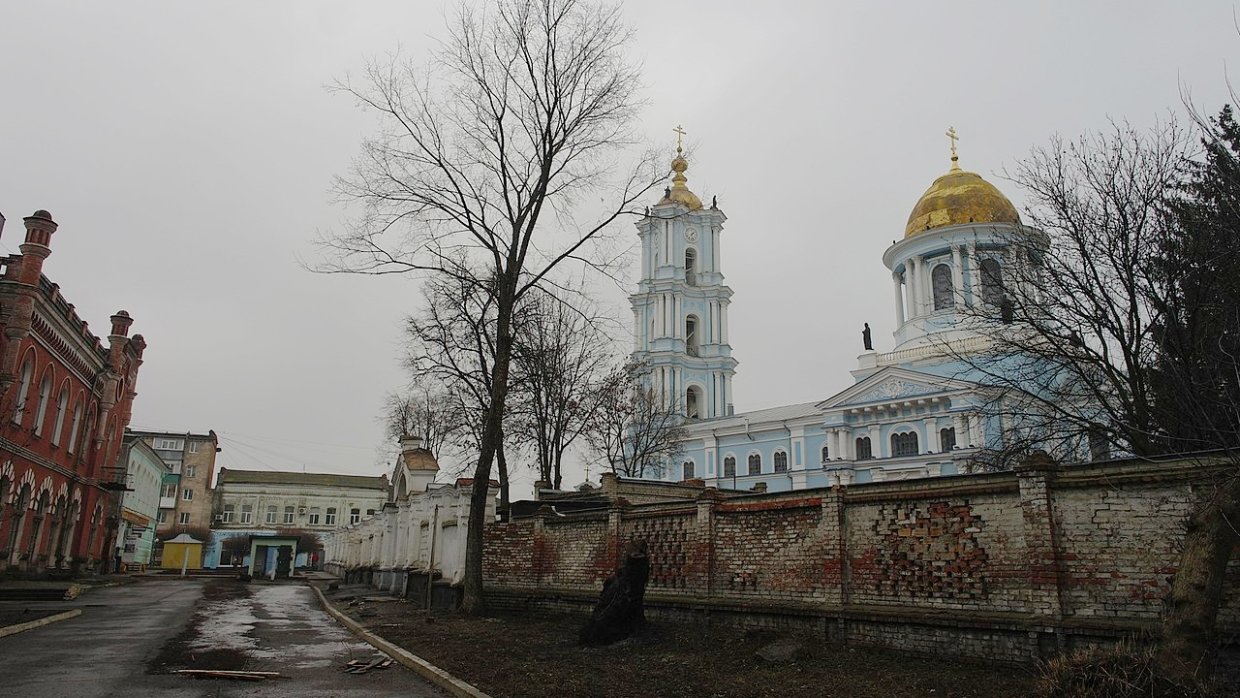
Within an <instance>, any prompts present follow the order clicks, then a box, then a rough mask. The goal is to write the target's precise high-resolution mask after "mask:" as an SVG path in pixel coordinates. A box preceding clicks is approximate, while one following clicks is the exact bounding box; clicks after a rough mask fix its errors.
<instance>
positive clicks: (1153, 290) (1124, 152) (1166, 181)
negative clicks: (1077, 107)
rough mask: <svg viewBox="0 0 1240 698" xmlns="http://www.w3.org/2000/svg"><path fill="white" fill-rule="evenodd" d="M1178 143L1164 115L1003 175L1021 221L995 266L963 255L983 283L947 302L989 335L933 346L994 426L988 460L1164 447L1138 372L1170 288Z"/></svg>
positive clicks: (1181, 157)
mask: <svg viewBox="0 0 1240 698" xmlns="http://www.w3.org/2000/svg"><path fill="white" fill-rule="evenodd" d="M1188 152H1189V149H1188V140H1187V138H1186V136H1185V134H1184V133H1183V131H1181V130H1180V129H1178V128H1177V127H1176V126H1175V124H1174V123H1169V124H1166V125H1164V126H1163V127H1160V128H1158V129H1156V130H1155V131H1154V132H1153V133H1151V134H1142V133H1139V132H1137V131H1135V130H1134V129H1132V128H1131V127H1129V126H1127V125H1126V124H1116V125H1114V126H1113V128H1112V130H1111V131H1110V132H1109V133H1106V134H1095V135H1089V136H1085V137H1083V138H1081V139H1079V140H1077V141H1074V142H1064V141H1063V140H1062V139H1059V138H1055V139H1053V140H1052V142H1051V145H1050V146H1049V147H1047V148H1037V149H1034V151H1033V152H1032V154H1031V156H1030V157H1029V158H1028V159H1027V160H1025V161H1023V162H1021V163H1019V164H1018V165H1017V167H1016V169H1015V172H1014V173H1011V174H1010V176H1011V178H1012V179H1013V180H1014V181H1015V182H1016V183H1017V184H1019V185H1020V186H1021V187H1022V188H1023V189H1024V190H1025V191H1026V192H1027V194H1028V200H1029V202H1030V207H1029V208H1030V210H1029V216H1028V221H1029V224H1030V225H1029V227H1026V228H1022V229H1018V230H1015V231H1013V232H1011V233H1009V234H1007V235H1005V236H1003V237H1002V238H1001V242H1002V246H1003V248H1004V249H1002V250H1001V251H998V252H996V254H998V255H999V256H1000V257H999V259H1001V260H1002V261H1001V263H998V264H996V265H995V266H993V267H988V266H986V265H985V262H984V261H983V260H980V259H973V260H970V263H971V264H974V265H978V266H980V267H981V269H980V272H979V274H978V278H979V280H980V282H981V287H980V288H976V289H972V292H971V294H970V296H969V301H968V302H965V300H964V297H963V294H957V297H956V313H957V317H958V319H959V322H960V323H961V324H962V325H963V326H965V327H968V328H971V329H974V330H976V331H978V332H979V333H981V334H982V335H983V336H985V337H986V338H987V339H988V340H989V341H988V343H987V344H986V345H985V346H984V347H982V348H981V349H980V350H979V349H977V348H976V347H972V348H970V350H969V351H968V352H964V351H960V350H959V347H960V346H961V345H957V344H953V343H952V341H950V340H947V341H942V342H941V343H940V346H941V347H942V348H943V349H944V350H945V351H946V353H948V354H949V355H952V356H954V357H955V358H958V359H960V360H961V361H963V362H964V363H965V365H966V366H967V367H968V370H967V372H966V373H967V374H968V377H970V378H971V379H973V380H975V381H977V382H979V383H981V384H982V385H983V386H984V391H983V392H984V393H986V394H987V395H988V397H989V403H988V405H987V406H986V408H985V409H984V410H983V411H984V412H988V413H989V416H991V417H993V418H994V419H995V420H996V421H997V422H998V423H999V424H1000V425H1001V429H1000V430H999V431H1000V433H1001V435H1002V436H1001V437H1000V439H999V440H998V441H995V442H990V443H986V444H977V446H979V447H982V448H983V455H982V456H981V457H982V458H983V459H985V463H984V464H985V465H988V466H990V467H998V468H1002V467H1005V466H1006V465H1007V464H1009V463H1010V462H1011V460H1012V459H1013V458H1014V457H1020V456H1022V455H1023V454H1025V453H1028V452H1029V451H1030V450H1032V449H1040V450H1045V451H1047V452H1048V453H1050V454H1051V455H1052V456H1054V457H1056V458H1057V459H1060V460H1066V461H1080V460H1084V459H1087V458H1091V457H1092V458H1099V457H1103V456H1104V455H1105V454H1109V453H1114V452H1119V453H1130V454H1135V455H1139V456H1145V455H1155V454H1159V453H1165V452H1166V451H1165V449H1164V448H1163V445H1162V443H1161V441H1160V438H1159V425H1158V423H1157V419H1156V411H1155V404H1154V400H1155V396H1154V394H1153V392H1152V390H1151V386H1150V384H1149V374H1148V373H1147V370H1146V369H1147V367H1149V366H1150V365H1151V362H1152V360H1153V358H1154V356H1155V355H1156V353H1157V335H1156V331H1155V330H1156V328H1157V327H1159V324H1160V322H1161V316H1162V311H1161V309H1160V307H1159V306H1160V302H1159V300H1158V299H1159V298H1160V297H1162V296H1164V295H1165V293H1166V283H1165V281H1163V280H1162V279H1161V278H1158V276H1157V273H1156V271H1155V269H1154V268H1153V267H1152V265H1151V261H1152V260H1153V259H1154V258H1155V257H1156V255H1157V254H1158V253H1159V251H1160V250H1161V249H1162V246H1163V244H1164V243H1165V241H1166V240H1167V239H1168V238H1169V235H1170V234H1171V230H1172V229H1173V228H1174V223H1173V221H1171V220H1170V217H1169V216H1168V215H1166V207H1165V204H1166V202H1167V200H1168V197H1169V196H1170V195H1171V194H1172V193H1173V192H1174V191H1175V187H1176V186H1177V183H1178V182H1179V181H1180V180H1179V177H1180V175H1181V174H1182V172H1183V167H1184V163H1185V159H1186V157H1187V155H1188ZM979 376H980V379H979Z"/></svg>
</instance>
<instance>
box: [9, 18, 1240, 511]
mask: <svg viewBox="0 0 1240 698" xmlns="http://www.w3.org/2000/svg"><path fill="white" fill-rule="evenodd" d="M453 7H455V4H454V3H444V2H441V1H440V0H427V1H424V2H347V3H346V2H333V3H326V2H309V1H306V0H297V1H296V2H294V1H292V0H289V1H286V2H270V1H268V2H251V1H243V2H220V1H218V0H213V1H212V2H198V3H191V2H166V1H165V0H159V1H152V2H128V1H124V0H118V1H117V2H108V3H87V2H51V1H48V0H41V1H40V2H18V1H17V0H7V1H6V2H0V65H3V66H4V68H3V70H0V212H3V214H4V215H5V216H6V217H7V218H8V224H7V225H6V227H5V230H4V233H3V236H2V237H0V248H2V249H3V250H5V251H6V252H5V253H12V252H14V251H16V248H17V245H18V244H19V243H20V242H21V240H22V236H23V229H22V224H21V218H22V217H24V216H27V215H29V214H30V213H31V212H32V211H34V210H35V209H38V208H46V209H48V210H50V211H51V212H52V214H53V216H54V217H55V219H56V220H57V222H59V223H60V230H59V231H58V232H57V234H56V235H55V237H54V238H53V241H52V250H53V254H52V256H51V258H50V259H49V260H48V262H47V264H46V266H45V267H44V270H45V273H47V274H48V276H49V277H50V278H51V279H52V280H53V281H55V282H57V283H59V284H60V286H61V289H62V292H63V293H64V295H65V297H66V298H67V299H68V300H69V301H70V302H71V303H74V304H75V305H76V306H77V309H78V312H79V313H80V314H81V316H82V317H83V318H85V319H86V320H88V321H89V322H90V323H91V327H92V329H93V330H94V331H95V333H96V334H106V332H107V327H108V316H109V315H111V314H112V313H113V312H115V311H116V310H118V309H121V308H124V309H126V310H128V311H129V312H130V313H131V314H132V315H133V317H134V319H135V322H134V326H133V331H134V332H137V333H142V334H143V335H145V337H146V339H147V341H148V342H149V345H150V346H149V348H148V349H147V352H146V362H145V364H144V365H143V367H142V372H141V374H140V378H139V382H138V392H139V396H138V398H137V402H136V405H135V408H134V417H133V424H132V426H134V427H140V428H144V429H166V430H178V431H185V430H190V431H195V432H205V431H206V430H208V429H214V430H215V431H216V432H217V433H218V434H219V435H220V437H221V439H222V446H223V449H224V450H223V452H222V453H221V454H220V458H219V461H218V464H219V465H222V466H225V467H230V468H233V467H235V468H251V469H277V470H281V469H295V470H300V469H302V468H303V467H304V468H305V469H306V470H308V471H318V472H343V473H362V474H378V473H380V472H385V471H386V470H387V466H386V465H385V464H384V463H383V456H382V455H381V454H380V453H379V451H378V450H377V449H379V448H380V446H381V445H382V443H381V442H382V440H383V438H382V429H381V427H380V425H379V424H378V421H377V416H378V414H379V413H380V411H381V405H382V399H383V395H384V393H385V392H387V391H389V390H391V389H393V388H396V387H399V386H400V385H401V384H402V383H403V382H404V380H405V375H404V374H403V372H402V370H401V367H400V360H399V347H398V344H399V340H400V336H401V320H402V318H403V317H405V316H407V315H408V314H410V313H411V312H414V311H415V310H416V309H417V307H418V305H419V295H418V287H417V284H416V283H415V282H414V281H412V280H406V279H401V278H382V279H377V278H359V277H343V276H322V275H316V274H312V273H310V272H308V271H306V270H305V269H304V268H303V266H302V262H303V261H304V262H310V263H313V262H314V261H315V260H317V259H318V255H319V252H318V250H317V249H316V248H315V246H314V245H313V241H314V240H315V239H316V237H317V236H318V235H319V233H320V232H322V231H331V230H338V229H340V226H341V222H342V220H344V218H345V215H346V213H345V211H344V209H343V208H342V207H340V206H339V205H338V204H335V203H333V201H332V196H331V194H330V191H329V189H330V186H331V181H332V177H333V175H336V174H342V173H344V172H346V170H347V168H348V165H349V162H350V160H351V158H352V157H353V156H354V155H355V154H356V153H357V152H358V146H359V143H360V142H361V139H362V138H363V137H364V136H365V135H366V134H368V133H371V132H372V131H373V129H374V122H373V121H372V120H371V117H369V116H367V115H366V114H363V113H361V112H359V111H358V110H357V109H356V108H355V107H354V105H353V104H352V102H351V101H350V100H348V99H346V98H344V97H341V96H338V95H333V94H329V93H328V92H327V91H326V90H325V89H324V85H325V84H327V83H329V82H330V81H331V80H332V79H333V78H335V77H342V76H344V75H345V74H347V73H355V74H356V73H357V72H359V71H360V69H361V68H362V66H363V65H364V64H365V62H366V61H367V60H368V59H369V58H372V57H375V56H381V55H383V54H386V53H388V52H390V51H392V50H394V49H396V48H397V47H398V46H399V47H400V48H401V50H402V52H403V53H404V54H406V55H408V56H421V55H424V54H425V52H426V51H427V49H428V47H430V46H431V45H432V43H433V40H434V38H435V37H437V36H443V30H442V27H443V24H444V20H443V18H444V16H445V13H447V12H450V11H451V8H453ZM624 10H625V15H626V18H627V20H628V22H629V23H630V24H631V25H632V26H633V27H634V29H635V30H636V41H635V44H634V46H633V49H634V52H635V54H636V55H637V56H639V57H641V60H642V61H643V64H644V79H645V83H646V85H647V89H646V91H645V97H646V98H647V100H648V101H649V105H648V107H647V108H646V109H645V111H644V112H643V114H642V116H641V125H640V127H641V129H642V130H643V131H644V132H645V133H646V134H647V135H648V136H649V138H651V139H662V140H665V141H666V143H667V144H668V149H669V158H670V157H671V148H672V147H673V146H674V135H673V134H672V132H671V129H672V127H674V126H675V125H677V124H683V126H684V127H685V129H686V130H687V131H688V132H689V141H690V142H691V143H692V145H693V149H694V157H693V160H692V161H691V165H690V169H689V171H688V173H687V174H688V176H689V187H690V188H691V189H693V191H695V192H696V193H697V194H698V195H699V196H700V197H701V198H702V199H704V200H709V197H710V196H711V195H718V197H719V205H720V207H721V208H722V209H723V210H724V211H725V212H726V213H727V215H728V222H727V225H726V228H725V233H724V242H723V245H724V247H723V255H722V264H723V272H724V274H725V276H726V279H727V283H728V284H729V285H730V286H731V287H732V289H733V291H734V292H735V296H734V298H733V305H732V314H731V316H730V334H731V342H732V347H733V353H734V355H735V356H736V357H737V358H738V359H739V360H740V366H739V367H738V370H737V374H736V379H735V403H736V408H737V410H738V411H743V410H750V409H756V408H762V407H769V406H773V405H780V404H787V403H793V402H803V401H808V400H814V399H821V398H826V397H828V396H829V395H831V394H832V393H834V392H836V391H838V390H840V389H842V388H844V387H846V386H847V385H849V384H850V382H851V378H850V376H849V373H848V371H849V370H850V369H852V368H854V367H855V359H856V356H857V354H858V353H859V351H860V348H861V340H860V335H859V333H860V329H861V325H862V323H863V322H869V323H870V325H871V326H872V327H873V328H874V337H875V344H876V348H877V349H878V350H879V351H883V350H888V349H890V347H891V346H892V340H891V332H892V330H893V329H894V327H893V325H894V308H893V306H892V291H891V279H890V276H889V274H888V272H887V271H886V269H885V268H884V267H883V265H882V261H881V256H882V253H883V250H884V249H886V247H887V246H889V245H890V244H891V242H892V241H893V240H895V239H897V238H899V237H900V236H901V235H902V234H903V230H904V224H905V221H906V220H907V218H908V214H909V211H910V210H911V208H912V206H913V205H914V203H915V202H916V201H917V199H918V197H919V196H920V195H921V193H922V192H923V191H924V190H925V189H926V187H927V186H929V184H930V182H931V181H933V180H934V178H935V177H937V176H938V175H940V174H943V173H944V172H945V171H946V170H947V167H948V164H949V163H948V150H947V139H946V138H945V137H944V136H943V132H944V131H945V130H946V128H947V127H948V126H949V125H954V126H955V127H956V130H957V131H958V132H959V134H960V144H959V149H960V157H961V165H962V166H963V167H964V168H965V169H969V170H973V171H976V172H979V173H981V174H982V175H983V176H985V177H987V178H989V179H991V181H993V182H995V183H996V184H997V185H998V186H999V187H1000V189H1002V190H1003V191H1004V192H1005V193H1007V194H1008V196H1009V197H1010V198H1012V199H1013V201H1014V202H1015V203H1016V204H1017V207H1018V208H1021V204H1022V197H1021V195H1020V192H1019V191H1017V190H1015V188H1014V187H1013V186H1012V185H1011V184H1008V183H1005V182H1003V181H1001V180H1000V179H999V178H998V177H997V173H999V171H1001V170H1002V169H1003V168H1004V167H1005V166H1011V164H1012V163H1014V162H1015V161H1017V160H1019V159H1020V158H1022V157H1023V156H1024V155H1025V154H1027V153H1028V151H1029V149H1030V148H1031V147H1032V146H1034V145H1039V144H1044V143H1046V142H1047V140H1048V139H1049V138H1050V136H1051V135H1052V134H1055V133H1061V134H1064V135H1065V136H1074V135H1076V134H1079V133H1081V132H1082V131H1085V130H1088V129H1096V128H1099V127H1103V126H1105V125H1106V122H1107V119H1108V118H1126V119H1128V120H1130V121H1131V122H1133V123H1134V124H1136V125H1138V126H1141V127H1146V126H1149V125H1151V124H1153V123H1154V122H1155V120H1156V119H1158V118H1160V117H1165V116H1166V115H1167V114H1168V113H1169V112H1181V111H1182V107H1181V94H1182V92H1184V91H1185V90H1189V91H1191V93H1192V96H1193V98H1194V100H1195V101H1196V102H1197V103H1198V104H1199V105H1200V106H1201V107H1202V108H1203V109H1204V110H1205V111H1207V112H1214V111H1217V109H1218V108H1219V107H1220V106H1221V105H1222V104H1223V103H1224V100H1225V99H1226V96H1227V92H1226V70H1227V65H1228V61H1229V60H1230V59H1232V58H1233V57H1234V56H1240V35H1238V34H1237V31H1236V29H1235V27H1234V24H1233V12H1234V11H1235V7H1234V4H1233V3H1231V2H1215V1H1213V0H1209V1H1207V0H1192V2H1159V3H1155V2H1135V1H1131V0H1129V1H1126V2H1094V3H1089V2H1079V1H1072V2H1067V1H1064V2H1049V1H1048V2H1023V3H1009V2H1003V3H997V2H993V0H991V1H988V2H934V3H912V2H860V1H858V2H853V3H835V2H809V1H802V2H781V1H778V0H772V1H768V2H763V3H754V2H751V1H748V0H744V1H733V0H727V1H720V0H716V1H714V2H709V3H707V2H667V0H633V1H630V2H627V3H625V5H624ZM660 193H661V192H660ZM653 198H656V197H652V199H653ZM651 203H653V200H652V201H651ZM626 225H627V224H626ZM623 235H625V236H630V235H631V238H629V239H631V240H634V241H635V239H636V235H635V233H633V232H632V230H631V229H629V230H625V231H623ZM632 264H633V266H634V267H635V266H636V259H634V260H633V263H632ZM626 292H627V289H625V290H624V291H623V292H622V291H620V290H617V289H615V288H602V289H600V290H599V293H600V294H602V295H603V296H604V297H605V298H606V299H608V300H609V301H611V302H613V303H615V305H616V307H617V308H621V309H622V308H623V296H624V293H626ZM624 312H626V313H627V310H626V309H625V310H624ZM624 319H625V323H626V325H625V326H628V325H629V323H628V318H627V316H626V317H625V318H624ZM583 476H584V474H583V473H582V472H581V471H580V470H574V471H573V472H572V473H570V474H569V475H568V476H567V477H566V480H567V482H568V483H570V484H575V483H577V482H580V481H581V479H582V478H583ZM591 477H592V479H594V478H596V477H597V467H595V468H593V469H592V473H591ZM533 479H534V477H533V476H532V475H531V474H530V473H529V471H528V470H523V471H521V472H519V473H517V474H516V476H515V477H514V494H516V495H518V496H525V495H527V494H528V492H529V483H530V482H531V481H532V480H533Z"/></svg>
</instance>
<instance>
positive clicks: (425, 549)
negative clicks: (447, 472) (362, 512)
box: [323, 437, 496, 607]
mask: <svg viewBox="0 0 1240 698" xmlns="http://www.w3.org/2000/svg"><path fill="white" fill-rule="evenodd" d="M438 472H439V464H438V462H437V461H436V460H435V457H434V456H433V455H432V454H431V453H430V451H428V450H427V449H425V448H423V447H422V443H421V440H420V439H418V438H416V437H405V438H403V439H401V457H400V459H399V460H398V462H397V464H396V467H395V469H394V472H393V473H392V478H391V481H392V488H391V490H390V492H389V495H388V501H387V503H385V504H384V505H383V508H382V509H380V510H379V511H378V512H376V514H375V516H373V517H370V518H366V519H363V520H361V521H360V522H357V523H355V524H352V525H349V526H343V527H341V528H338V529H336V530H335V531H332V532H331V533H329V534H326V535H324V537H323V545H324V550H325V554H326V564H325V565H324V569H325V570H326V571H328V572H331V573H333V574H336V575H339V576H341V577H343V578H345V580H346V581H348V582H350V583H366V584H371V585H373V586H375V587H376V588H377V589H380V590H382V591H385V592H388V593H391V594H395V595H397V596H401V597H404V598H409V599H412V600H416V601H418V602H420V603H424V604H425V603H428V601H427V600H428V599H431V601H430V604H431V605H433V606H436V607H455V606H456V605H457V603H458V602H459V599H460V592H461V586H460V585H461V582H462V581H463V580H464V576H465V540H466V529H467V528H468V523H469V506H470V496H471V495H472V493H473V481H472V480H470V479H468V478H461V479H458V480H457V481H456V482H455V483H454V484H446V483H444V484H438V485H437V484H435V483H434V482H433V481H434V478H435V475H436V474H438ZM495 484H496V483H492V485H493V486H494V485H495ZM494 518H495V498H494V497H491V498H489V499H488V502H487V520H493V519H494Z"/></svg>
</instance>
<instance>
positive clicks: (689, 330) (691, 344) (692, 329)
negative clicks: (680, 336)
mask: <svg viewBox="0 0 1240 698" xmlns="http://www.w3.org/2000/svg"><path fill="white" fill-rule="evenodd" d="M685 353H687V354H688V355H689V356H698V355H699V352H698V319H697V316H696V315H690V316H688V317H686V318H685Z"/></svg>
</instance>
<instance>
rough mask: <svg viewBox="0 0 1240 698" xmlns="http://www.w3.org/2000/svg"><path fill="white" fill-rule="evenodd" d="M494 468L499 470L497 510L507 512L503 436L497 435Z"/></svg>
mask: <svg viewBox="0 0 1240 698" xmlns="http://www.w3.org/2000/svg"><path fill="white" fill-rule="evenodd" d="M495 466H496V467H497V468H499V508H500V509H501V510H503V511H508V502H509V501H510V500H509V499H508V458H507V457H505V455H504V434H503V433H502V432H501V433H500V435H499V448H498V449H496V451H495Z"/></svg>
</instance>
